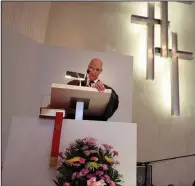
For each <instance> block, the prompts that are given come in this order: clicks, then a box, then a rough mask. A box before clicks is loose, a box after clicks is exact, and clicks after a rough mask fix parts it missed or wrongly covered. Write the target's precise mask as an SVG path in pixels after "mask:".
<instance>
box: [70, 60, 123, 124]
mask: <svg viewBox="0 0 195 186" xmlns="http://www.w3.org/2000/svg"><path fill="white" fill-rule="evenodd" d="M102 71H103V62H102V61H101V60H100V59H98V58H94V59H92V60H91V61H90V63H89V65H88V69H87V77H86V79H85V80H84V81H82V82H81V86H87V87H94V88H96V89H97V90H98V91H100V92H101V91H104V90H105V89H111V90H112V93H111V97H110V100H109V102H108V106H107V108H106V110H105V113H104V114H103V115H102V116H101V117H94V116H83V119H84V120H97V121H107V120H108V119H109V118H110V117H111V116H112V115H113V114H114V112H115V111H116V110H117V108H118V104H119V98H118V95H117V94H116V92H115V91H114V90H113V89H112V88H111V87H109V86H108V85H105V84H104V83H103V82H102V81H101V80H99V75H100V74H101V73H102ZM79 84H80V81H79V80H73V81H70V82H69V83H68V85H77V86H79ZM67 118H69V119H73V118H74V116H71V115H67Z"/></svg>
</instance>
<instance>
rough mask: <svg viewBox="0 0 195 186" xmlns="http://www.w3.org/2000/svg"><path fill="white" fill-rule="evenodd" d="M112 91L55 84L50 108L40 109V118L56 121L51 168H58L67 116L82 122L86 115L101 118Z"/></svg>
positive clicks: (52, 87) (52, 89)
mask: <svg viewBox="0 0 195 186" xmlns="http://www.w3.org/2000/svg"><path fill="white" fill-rule="evenodd" d="M110 96H111V90H110V89H106V90H105V91H104V92H99V91H98V90H97V89H96V88H92V87H82V86H73V85H66V84H56V83H53V84H52V86H51V99H50V104H49V106H48V107H41V108H40V115H39V117H40V118H51V119H55V126H54V131H53V140H52V149H51V157H50V166H51V167H56V165H57V159H58V155H59V145H60V137H61V128H62V122H63V119H64V118H65V117H66V115H67V114H74V115H75V120H82V119H83V116H84V115H87V116H101V115H102V114H103V113H104V112H105V109H106V107H107V104H108V102H109V99H110Z"/></svg>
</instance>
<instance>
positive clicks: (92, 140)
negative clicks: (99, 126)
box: [83, 137, 97, 144]
mask: <svg viewBox="0 0 195 186" xmlns="http://www.w3.org/2000/svg"><path fill="white" fill-rule="evenodd" d="M96 141H97V140H96V139H95V138H90V137H87V138H84V139H83V142H84V143H88V144H95V143H96Z"/></svg>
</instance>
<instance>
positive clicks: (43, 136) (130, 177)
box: [2, 117, 137, 186]
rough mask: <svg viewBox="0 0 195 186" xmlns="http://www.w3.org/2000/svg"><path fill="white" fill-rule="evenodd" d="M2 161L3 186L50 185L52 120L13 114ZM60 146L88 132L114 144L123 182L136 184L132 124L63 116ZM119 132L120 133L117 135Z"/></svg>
mask: <svg viewBox="0 0 195 186" xmlns="http://www.w3.org/2000/svg"><path fill="white" fill-rule="evenodd" d="M12 121H13V122H12V125H11V128H10V136H9V140H8V148H7V150H6V154H5V161H4V165H3V174H2V176H3V177H2V178H3V179H2V180H3V186H11V185H13V186H21V185H28V186H39V185H40V186H53V185H54V184H53V182H52V179H53V178H55V171H54V170H52V169H50V168H49V158H50V152H51V143H52V135H53V127H54V121H52V120H39V119H37V118H36V117H32V118H30V117H26V118H24V117H23V118H22V117H13V120H12ZM62 126H63V127H62V134H61V144H60V149H61V151H62V150H65V148H67V147H68V146H69V144H70V143H71V142H73V141H74V140H75V139H77V138H83V137H87V136H91V137H94V138H97V139H98V140H99V142H100V143H107V144H111V145H113V146H114V148H115V149H116V150H117V151H119V153H120V156H119V157H120V158H119V161H120V163H121V164H120V166H119V167H118V170H119V171H120V173H121V174H123V176H124V186H135V185H136V156H137V155H136V151H137V135H136V133H137V131H136V124H131V123H122V122H97V121H76V120H64V122H63V125H62ZM119 133H122V134H123V136H122V137H120V138H118V135H119Z"/></svg>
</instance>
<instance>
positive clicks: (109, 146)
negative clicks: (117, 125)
mask: <svg viewBox="0 0 195 186" xmlns="http://www.w3.org/2000/svg"><path fill="white" fill-rule="evenodd" d="M103 146H104V147H105V149H106V150H111V149H113V146H111V145H108V144H103Z"/></svg>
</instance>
